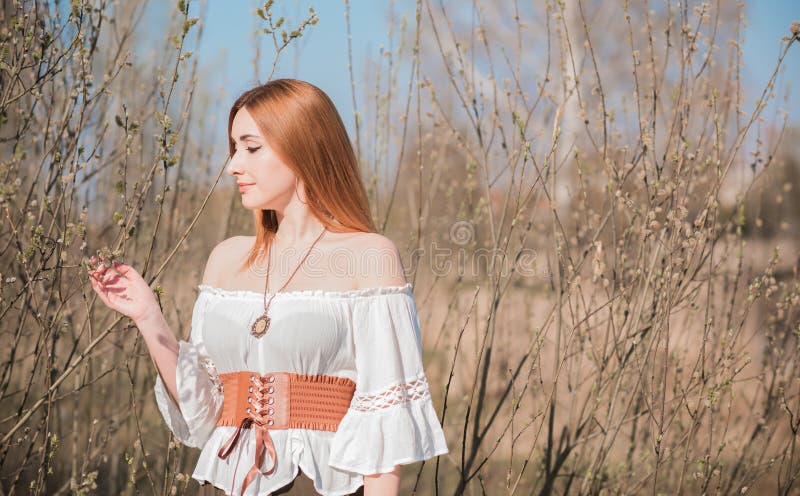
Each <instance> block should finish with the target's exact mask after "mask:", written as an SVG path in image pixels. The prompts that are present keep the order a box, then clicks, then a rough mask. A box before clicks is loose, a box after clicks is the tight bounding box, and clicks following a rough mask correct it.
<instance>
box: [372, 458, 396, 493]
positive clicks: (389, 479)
mask: <svg viewBox="0 0 800 496" xmlns="http://www.w3.org/2000/svg"><path fill="white" fill-rule="evenodd" d="M400 467H401V465H395V466H394V470H392V471H391V472H386V473H385V474H373V475H365V476H364V496H376V495H379V496H397V494H398V491H399V490H400Z"/></svg>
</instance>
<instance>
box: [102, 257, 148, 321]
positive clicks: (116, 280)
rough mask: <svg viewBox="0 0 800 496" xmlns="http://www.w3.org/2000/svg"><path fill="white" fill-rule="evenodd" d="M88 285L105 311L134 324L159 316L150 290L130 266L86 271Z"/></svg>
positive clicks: (116, 264) (113, 265)
mask: <svg viewBox="0 0 800 496" xmlns="http://www.w3.org/2000/svg"><path fill="white" fill-rule="evenodd" d="M91 262H92V263H96V262H97V259H96V258H95V257H93V258H92V259H91ZM89 281H90V282H91V283H92V289H94V290H95V292H96V293H97V294H98V296H99V297H100V300H101V301H102V302H103V303H105V305H106V306H107V307H108V308H111V309H112V310H116V311H117V312H119V313H121V314H123V315H125V316H127V317H129V318H130V319H131V320H133V321H134V322H136V323H137V324H138V323H140V322H142V321H144V320H146V319H148V318H150V317H155V316H157V315H158V314H160V313H161V308H160V307H159V305H158V301H157V300H156V297H155V294H154V293H153V290H152V289H150V286H149V285H148V284H147V282H146V281H145V280H144V279H143V278H142V276H140V275H139V273H138V272H137V271H136V269H134V268H133V267H131V266H130V265H126V264H123V263H117V262H114V263H113V264H112V266H111V267H106V266H105V265H103V264H101V265H100V266H99V267H97V268H96V269H94V270H90V271H89Z"/></svg>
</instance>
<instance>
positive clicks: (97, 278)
mask: <svg viewBox="0 0 800 496" xmlns="http://www.w3.org/2000/svg"><path fill="white" fill-rule="evenodd" d="M237 238H238V237H234V238H229V239H227V240H225V241H223V242H221V243H219V244H218V245H217V246H215V247H214V249H213V250H212V251H211V254H210V255H209V257H208V261H207V262H206V266H205V270H204V271H203V283H204V284H212V285H213V284H216V283H217V282H218V276H219V274H220V273H221V271H222V267H223V266H224V265H225V260H223V258H226V257H228V256H229V254H230V252H231V251H232V249H233V248H236V247H235V246H231V245H232V244H234V243H238V244H241V240H240V239H237ZM97 261H98V260H97V259H93V260H92V262H93V263H96V262H97ZM112 267H113V268H112ZM112 267H106V266H105V265H100V266H99V267H98V268H97V269H95V270H91V271H89V276H90V277H89V280H90V281H91V284H92V288H93V289H94V290H95V292H96V293H97V294H98V296H99V298H100V299H101V300H102V302H103V303H104V304H105V305H106V306H107V307H109V308H111V309H112V310H116V311H117V312H120V313H122V314H123V315H125V316H127V317H129V318H130V319H131V320H133V322H134V323H135V324H136V327H137V328H138V329H139V332H140V333H141V334H142V337H143V338H144V341H145V343H146V345H147V349H148V351H149V352H150V357H151V358H152V360H153V362H154V363H155V366H156V370H157V371H158V374H159V375H160V376H161V380H162V381H163V382H164V385H165V386H166V389H167V392H168V393H169V395H170V397H171V398H172V400H173V401H174V402H175V405H176V406H177V405H178V404H179V402H178V401H177V398H178V388H177V382H176V374H177V363H178V351H179V345H178V340H177V339H176V338H175V335H174V334H173V333H172V330H171V329H170V328H169V324H167V321H166V319H165V318H164V314H163V313H162V312H161V307H160V306H159V304H158V301H157V300H156V298H155V294H154V293H153V290H152V289H151V288H150V286H149V285H148V284H147V282H146V281H145V280H144V279H143V278H142V277H141V275H139V273H138V272H137V271H136V269H134V268H133V267H131V266H129V265H126V264H120V263H115V264H113V266H112Z"/></svg>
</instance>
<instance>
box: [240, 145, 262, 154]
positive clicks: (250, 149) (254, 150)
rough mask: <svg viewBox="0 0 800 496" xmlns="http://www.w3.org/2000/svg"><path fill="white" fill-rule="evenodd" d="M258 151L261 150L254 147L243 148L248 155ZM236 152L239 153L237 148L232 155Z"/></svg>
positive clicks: (258, 147)
mask: <svg viewBox="0 0 800 496" xmlns="http://www.w3.org/2000/svg"><path fill="white" fill-rule="evenodd" d="M260 149H261V147H260V146H254V147H250V146H248V147H245V150H247V151H248V152H250V153H255V152H257V151H259V150H260ZM238 151H239V149H238V148H237V149H236V150H234V153H236V152H238Z"/></svg>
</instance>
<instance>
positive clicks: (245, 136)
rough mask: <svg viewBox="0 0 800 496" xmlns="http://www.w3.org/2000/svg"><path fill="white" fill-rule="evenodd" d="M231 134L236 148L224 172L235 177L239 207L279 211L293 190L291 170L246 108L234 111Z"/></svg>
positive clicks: (289, 198)
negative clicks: (272, 147)
mask: <svg viewBox="0 0 800 496" xmlns="http://www.w3.org/2000/svg"><path fill="white" fill-rule="evenodd" d="M231 135H232V136H231V139H233V141H234V143H235V144H236V151H235V152H234V154H233V157H231V160H230V162H229V163H228V168H227V172H228V174H230V175H231V176H233V177H234V178H235V179H236V182H237V187H238V188H239V192H240V194H241V195H242V206H244V207H245V208H247V209H250V210H258V209H262V210H276V211H278V212H282V211H283V210H284V208H285V206H286V205H287V204H288V203H289V201H290V200H291V198H292V195H293V194H294V191H295V174H294V172H293V171H292V170H291V169H290V168H289V167H288V166H287V165H286V164H285V163H284V162H283V161H282V160H281V159H280V157H278V155H277V154H276V153H275V152H274V151H273V150H272V149H271V148H270V147H269V145H268V144H267V141H266V140H265V139H264V137H263V136H261V132H260V131H259V130H258V126H257V125H256V122H255V121H254V120H253V117H252V116H251V115H250V113H249V112H248V111H247V110H246V109H245V108H241V109H240V110H239V111H238V112H236V115H235V116H234V118H233V125H232V126H231ZM298 186H299V185H298Z"/></svg>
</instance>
